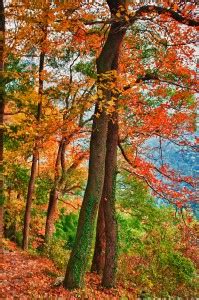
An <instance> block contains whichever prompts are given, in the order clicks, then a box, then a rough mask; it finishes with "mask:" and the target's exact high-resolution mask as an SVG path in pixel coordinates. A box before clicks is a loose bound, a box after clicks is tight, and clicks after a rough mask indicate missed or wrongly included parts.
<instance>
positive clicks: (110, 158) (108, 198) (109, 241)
mask: <svg viewBox="0 0 199 300" xmlns="http://www.w3.org/2000/svg"><path fill="white" fill-rule="evenodd" d="M112 117H114V119H113V118H112V119H111V120H110V121H109V124H108V136H107V143H106V147H107V152H106V165H105V180H104V188H103V190H104V191H103V194H104V201H103V204H104V205H103V206H104V220H105V239H106V250H105V264H104V269H103V277H102V286H104V287H106V288H112V287H114V286H115V283H116V270H117V241H118V239H117V235H118V234H117V220H116V212H115V187H116V175H117V145H118V117H117V112H115V113H113V116H112Z"/></svg>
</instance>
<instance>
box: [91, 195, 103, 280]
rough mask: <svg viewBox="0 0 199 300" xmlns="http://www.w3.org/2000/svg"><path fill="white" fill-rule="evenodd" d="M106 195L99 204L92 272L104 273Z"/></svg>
mask: <svg viewBox="0 0 199 300" xmlns="http://www.w3.org/2000/svg"><path fill="white" fill-rule="evenodd" d="M103 200H104V195H103V193H102V198H101V201H100V205H99V212H98V218H97V228H96V239H95V250H94V255H93V261H92V266H91V272H96V273H97V274H102V273H103V270H104V263H105V249H106V236H105V221H104V201H103Z"/></svg>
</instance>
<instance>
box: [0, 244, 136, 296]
mask: <svg viewBox="0 0 199 300" xmlns="http://www.w3.org/2000/svg"><path fill="white" fill-rule="evenodd" d="M0 255H1V260H0V262H1V263H0V265H1V273H0V299H20V300H21V299H22V300H23V299H24V300H25V299H59V300H61V299H67V300H75V299H137V297H136V296H135V293H134V292H133V291H131V290H128V291H127V290H126V289H124V288H123V287H122V286H120V285H119V286H118V288H117V289H111V290H105V289H103V288H102V287H101V286H100V278H99V277H98V276H97V275H95V274H87V276H86V286H85V289H84V290H75V291H68V290H65V289H64V288H63V286H55V282H56V280H57V278H58V277H60V276H63V274H62V273H61V272H60V271H59V270H58V269H57V268H56V267H55V266H54V264H53V262H52V261H51V260H49V259H47V258H45V257H42V256H36V255H30V254H28V253H26V252H24V251H22V250H20V249H19V248H17V246H16V244H15V243H12V242H8V241H6V247H4V248H3V250H2V251H1V254H0Z"/></svg>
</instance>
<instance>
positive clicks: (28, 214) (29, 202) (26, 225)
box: [22, 52, 45, 250]
mask: <svg viewBox="0 0 199 300" xmlns="http://www.w3.org/2000/svg"><path fill="white" fill-rule="evenodd" d="M44 59H45V53H44V52H41V54H40V62H39V90H38V94H39V103H38V107H37V116H36V119H37V122H39V121H40V119H41V115H42V95H43V80H42V71H43V70H44ZM38 154H39V146H38V140H36V141H35V146H34V151H33V157H32V166H31V175H30V179H29V184H28V193H27V200H26V208H25V214H24V227H23V241H22V248H23V250H27V249H28V239H29V227H30V220H31V207H32V198H33V193H34V187H35V179H36V172H37V164H38Z"/></svg>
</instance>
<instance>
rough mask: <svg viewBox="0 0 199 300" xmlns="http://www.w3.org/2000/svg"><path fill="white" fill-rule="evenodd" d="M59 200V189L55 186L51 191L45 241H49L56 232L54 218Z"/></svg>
mask: <svg viewBox="0 0 199 300" xmlns="http://www.w3.org/2000/svg"><path fill="white" fill-rule="evenodd" d="M57 201H58V191H57V187H56V186H55V187H54V188H53V189H52V190H51V191H50V198H49V204H48V211H47V218H46V228H45V243H48V242H49V240H50V238H51V237H52V235H53V233H54V219H55V213H56V209H57Z"/></svg>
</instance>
